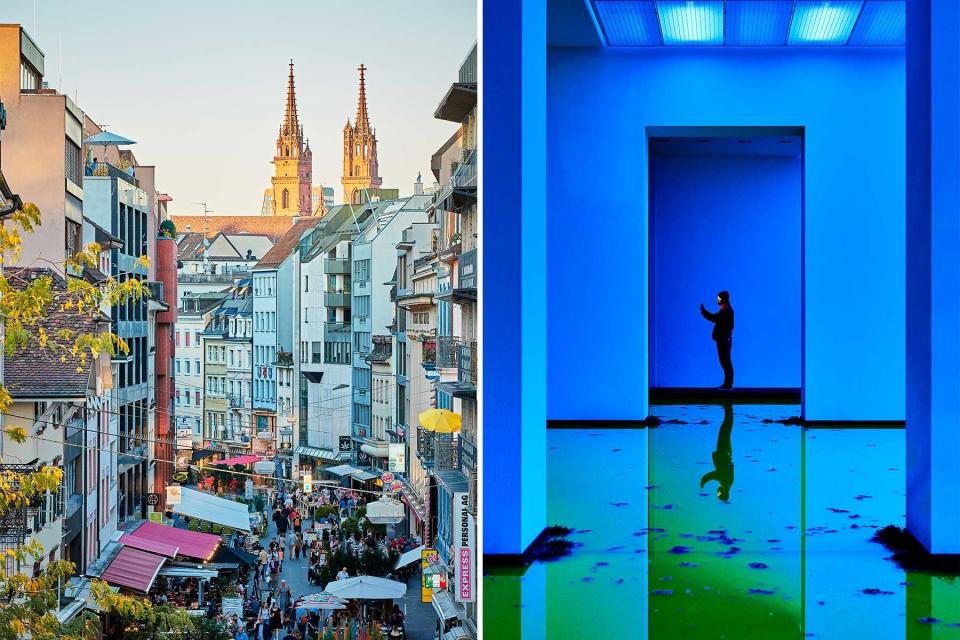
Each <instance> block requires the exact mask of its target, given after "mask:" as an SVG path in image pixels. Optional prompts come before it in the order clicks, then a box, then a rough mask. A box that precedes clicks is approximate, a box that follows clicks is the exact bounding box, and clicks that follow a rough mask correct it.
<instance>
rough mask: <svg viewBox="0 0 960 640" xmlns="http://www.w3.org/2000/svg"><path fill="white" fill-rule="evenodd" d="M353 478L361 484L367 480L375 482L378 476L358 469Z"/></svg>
mask: <svg viewBox="0 0 960 640" xmlns="http://www.w3.org/2000/svg"><path fill="white" fill-rule="evenodd" d="M351 477H353V478H356V479H357V480H359V481H361V482H366V481H367V480H373V479H374V478H376V477H377V474H375V473H370V472H369V471H364V470H363V469H357V472H356V473H354V474H352V476H351Z"/></svg>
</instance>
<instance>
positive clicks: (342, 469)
mask: <svg viewBox="0 0 960 640" xmlns="http://www.w3.org/2000/svg"><path fill="white" fill-rule="evenodd" d="M323 471H326V472H327V473H332V474H333V475H335V476H352V475H353V474H355V473H359V472H360V469H357V468H356V467H351V466H350V465H348V464H341V465H337V466H336V467H330V468H329V469H323Z"/></svg>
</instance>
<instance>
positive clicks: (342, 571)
mask: <svg viewBox="0 0 960 640" xmlns="http://www.w3.org/2000/svg"><path fill="white" fill-rule="evenodd" d="M349 577H350V574H349V573H347V568H346V567H344V568H342V569H340V572H339V573H338V574H337V580H346V579H347V578H349Z"/></svg>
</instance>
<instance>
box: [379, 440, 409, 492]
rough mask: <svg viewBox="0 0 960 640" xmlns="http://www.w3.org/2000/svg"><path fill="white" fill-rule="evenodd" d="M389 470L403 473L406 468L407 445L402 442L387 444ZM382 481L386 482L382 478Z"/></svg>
mask: <svg viewBox="0 0 960 640" xmlns="http://www.w3.org/2000/svg"><path fill="white" fill-rule="evenodd" d="M389 451H390V462H389V463H388V468H389V469H390V471H394V472H400V473H403V472H405V471H406V470H407V446H406V445H405V444H403V443H402V442H391V443H390V445H389ZM384 482H387V481H386V480H384Z"/></svg>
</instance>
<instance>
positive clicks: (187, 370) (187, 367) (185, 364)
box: [177, 360, 190, 374]
mask: <svg viewBox="0 0 960 640" xmlns="http://www.w3.org/2000/svg"><path fill="white" fill-rule="evenodd" d="M177 364H178V365H179V364H180V361H179V360H177ZM183 367H184V373H186V374H189V373H190V361H189V360H184V361H183ZM177 373H180V372H179V371H177Z"/></svg>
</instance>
